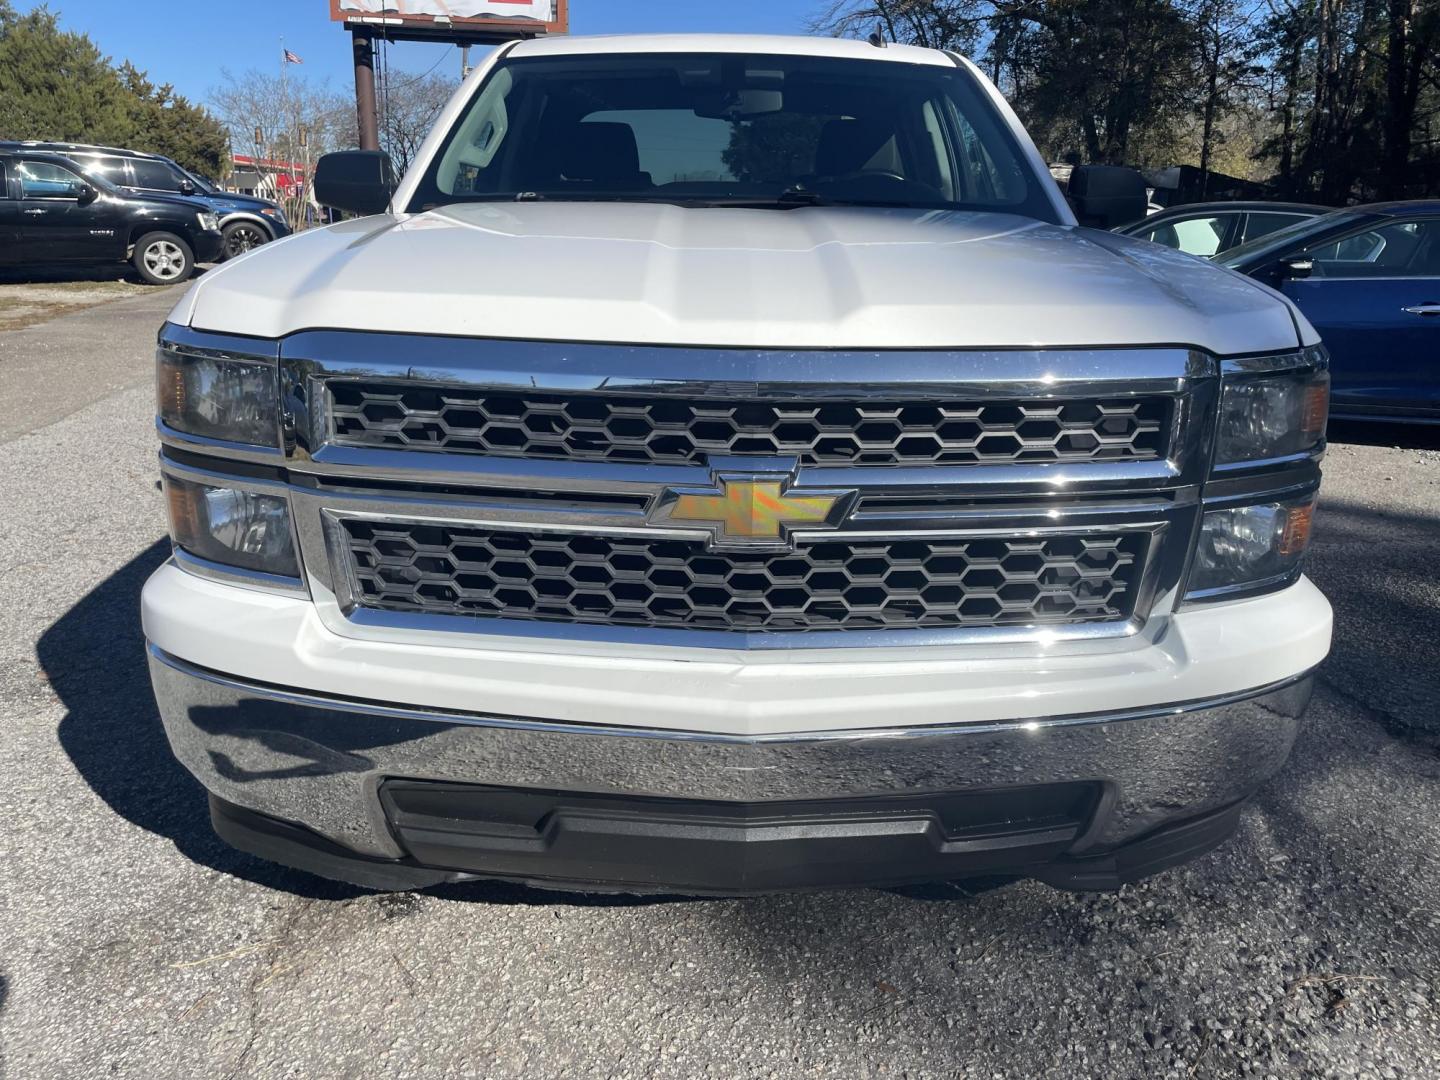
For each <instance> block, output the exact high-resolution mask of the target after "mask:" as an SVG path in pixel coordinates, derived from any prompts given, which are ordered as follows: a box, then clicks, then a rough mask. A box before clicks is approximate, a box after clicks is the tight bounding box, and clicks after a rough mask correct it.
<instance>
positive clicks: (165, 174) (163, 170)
mask: <svg viewBox="0 0 1440 1080" xmlns="http://www.w3.org/2000/svg"><path fill="white" fill-rule="evenodd" d="M130 170H131V172H132V173H133V174H134V176H135V186H136V187H141V188H150V189H152V190H155V191H179V190H180V176H179V174H178V173H176V172H175V170H173V169H172V168H170V166H168V165H166V164H165V163H164V162H161V161H146V160H145V159H144V158H135V159H133V160H132V161H131V162H130Z"/></svg>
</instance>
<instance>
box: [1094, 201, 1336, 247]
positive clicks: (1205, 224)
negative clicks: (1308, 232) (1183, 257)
mask: <svg viewBox="0 0 1440 1080" xmlns="http://www.w3.org/2000/svg"><path fill="white" fill-rule="evenodd" d="M1329 212H1330V211H1329V209H1328V208H1327V207H1324V206H1312V205H1310V204H1308V203H1284V202H1211V203H1192V204H1190V205H1188V206H1175V207H1171V208H1170V209H1168V210H1161V211H1159V212H1158V213H1153V214H1151V215H1150V216H1149V217H1146V218H1142V219H1141V220H1139V221H1133V222H1131V223H1130V224H1129V225H1124V226H1122V227H1120V228H1119V229H1116V230H1115V231H1116V232H1118V233H1121V234H1122V235H1124V236H1134V237H1138V238H1139V239H1141V240H1151V241H1153V242H1155V243H1157V244H1164V245H1165V246H1166V247H1172V248H1175V249H1177V250H1179V251H1183V252H1185V253H1186V254H1187V255H1199V256H1201V257H1202V258H1206V259H1208V258H1211V257H1212V256H1214V255H1217V254H1219V253H1220V252H1222V251H1225V250H1226V249H1227V248H1232V247H1235V246H1236V245H1238V244H1243V243H1245V242H1246V241H1249V240H1256V239H1258V238H1260V237H1262V236H1267V235H1269V234H1270V233H1273V232H1275V231H1277V230H1279V229H1284V228H1286V227H1288V226H1290V225H1295V224H1298V223H1299V222H1302V221H1308V220H1309V219H1310V218H1313V217H1317V216H1319V215H1320V214H1328V213H1329Z"/></svg>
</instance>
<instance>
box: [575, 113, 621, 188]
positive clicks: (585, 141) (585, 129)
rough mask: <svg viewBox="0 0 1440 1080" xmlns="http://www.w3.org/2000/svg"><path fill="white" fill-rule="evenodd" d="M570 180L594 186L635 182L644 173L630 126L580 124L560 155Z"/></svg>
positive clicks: (596, 123)
mask: <svg viewBox="0 0 1440 1080" xmlns="http://www.w3.org/2000/svg"><path fill="white" fill-rule="evenodd" d="M560 172H561V174H562V175H563V176H564V178H565V179H566V180H585V181H589V182H591V183H602V184H603V183H610V182H614V181H617V180H618V181H633V180H634V179H635V178H636V177H637V176H639V174H640V150H639V147H637V146H636V143H635V131H634V129H632V128H631V127H630V125H629V124H611V123H600V122H593V123H583V124H576V125H575V126H574V127H573V128H572V129H571V130H570V133H569V136H568V137H567V138H566V140H565V144H564V147H563V149H562V150H561V152H560Z"/></svg>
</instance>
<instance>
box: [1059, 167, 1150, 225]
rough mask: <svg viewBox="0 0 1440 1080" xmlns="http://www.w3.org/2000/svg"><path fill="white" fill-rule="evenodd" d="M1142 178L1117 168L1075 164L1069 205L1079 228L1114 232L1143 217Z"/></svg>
mask: <svg viewBox="0 0 1440 1080" xmlns="http://www.w3.org/2000/svg"><path fill="white" fill-rule="evenodd" d="M1149 202H1150V200H1149V197H1148V196H1147V194H1146V192H1145V178H1144V177H1143V176H1141V175H1140V174H1139V173H1138V172H1136V171H1135V170H1134V169H1126V168H1124V167H1122V166H1119V165H1077V166H1075V171H1074V172H1072V173H1071V174H1070V205H1071V207H1073V208H1074V210H1075V216H1076V218H1078V219H1079V221H1080V224H1081V225H1089V226H1091V227H1093V228H1097V229H1113V228H1115V227H1116V226H1117V225H1128V224H1129V223H1130V222H1132V221H1139V220H1140V219H1141V218H1143V217H1144V216H1145V209H1146V207H1147V206H1148V205H1149Z"/></svg>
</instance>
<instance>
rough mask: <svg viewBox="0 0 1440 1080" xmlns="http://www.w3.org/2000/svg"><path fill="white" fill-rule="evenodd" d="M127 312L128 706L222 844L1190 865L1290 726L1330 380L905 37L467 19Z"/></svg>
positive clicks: (388, 853)
mask: <svg viewBox="0 0 1440 1080" xmlns="http://www.w3.org/2000/svg"><path fill="white" fill-rule="evenodd" d="M317 186H318V189H319V192H320V197H321V198H322V200H323V201H325V202H327V203H328V204H331V205H334V206H337V207H339V208H341V209H346V210H350V211H353V212H356V213H360V214H364V215H369V216H362V217H359V218H356V219H353V220H348V221H345V222H343V223H341V224H338V225H334V226H331V227H329V228H326V229H321V230H317V231H311V232H306V233H302V234H300V235H298V236H295V237H292V238H289V239H286V240H282V241H279V242H277V243H275V244H271V245H267V246H266V247H265V248H263V249H261V250H258V251H255V252H253V253H251V254H248V255H245V256H243V257H241V258H238V259H235V260H233V261H232V262H230V263H227V264H226V265H225V266H224V267H222V268H220V269H218V270H213V271H211V272H210V273H209V274H206V275H205V277H204V278H203V279H202V280H200V281H199V282H198V283H197V284H196V285H195V286H194V287H193V288H192V289H191V290H190V292H189V294H188V295H187V296H186V297H185V298H184V299H183V300H182V301H181V303H180V304H179V305H178V306H177V307H176V308H175V310H174V312H173V313H172V314H171V315H170V317H169V321H168V322H167V323H166V324H165V326H164V328H163V329H162V330H161V332H160V348H159V375H158V378H159V418H158V425H159V433H160V439H161V442H162V444H163V450H162V455H161V468H162V470H163V474H164V485H165V490H166V493H167V497H168V504H169V509H170V520H171V533H172V537H173V540H174V553H173V557H172V558H171V559H170V560H169V562H168V563H167V564H166V565H165V566H163V567H162V568H161V569H160V570H159V571H158V572H157V573H156V574H155V575H154V577H153V578H151V580H150V581H149V583H148V584H147V585H146V587H145V591H144V603H143V609H144V623H145V633H146V636H147V638H148V641H149V646H150V656H151V668H152V673H153V679H154V684H155V691H156V696H157V698H158V701H159V706H160V711H161V715H162V716H163V719H164V723H165V726H166V729H167V731H168V733H169V737H170V740H171V743H172V745H173V747H174V749H175V753H176V754H177V755H178V757H179V759H180V760H181V761H182V762H183V763H184V764H185V765H186V767H188V768H189V769H190V770H191V771H192V772H193V773H194V774H195V775H196V776H197V777H198V778H199V779H200V781H201V783H202V784H204V786H205V787H206V788H207V789H208V791H209V792H210V795H211V816H212V820H213V822H214V824H215V827H216V829H217V831H218V832H219V833H220V835H221V836H222V837H224V838H225V839H226V840H228V841H229V842H230V843H232V844H234V845H235V846H236V847H239V848H241V849H243V850H245V851H248V852H251V853H254V854H257V855H260V856H263V857H266V858H269V859H273V860H275V861H278V862H282V863H286V864H289V865H291V866H295V867H301V868H304V869H306V870H309V871H312V872H315V873H318V874H322V875H328V876H331V877H336V878H341V879H345V880H348V881H351V882H356V883H359V884H362V885H366V886H370V887H375V888H383V889H404V888H417V887H424V886H427V885H431V884H435V883H439V882H444V881H458V880H466V879H471V878H505V879H513V880H521V881H527V882H533V883H538V884H541V885H545V886H554V887H566V888H576V887H578V888H584V889H594V890H623V891H656V890H666V891H682V892H689V893H751V892H763V891H768V890H777V889H790V888H814V887H827V886H848V885H872V884H873V885H879V884H896V883H904V882H914V881H922V880H937V879H956V878H964V877H967V876H975V875H1023V876H1029V877H1034V878H1039V879H1041V880H1043V881H1047V882H1050V883H1052V884H1054V885H1056V886H1061V887H1067V888H1114V887H1118V886H1119V885H1120V884H1123V883H1124V882H1127V881H1131V880H1134V879H1136V878H1139V877H1141V876H1144V875H1146V874H1149V873H1153V872H1156V871H1158V870H1161V869H1164V868H1165V867H1168V866H1171V865H1173V864H1175V863H1178V862H1180V861H1182V860H1184V859H1186V858H1189V857H1191V856H1194V855H1197V854H1199V853H1201V852H1203V851H1206V850H1208V849H1210V848H1212V847H1214V846H1215V845H1216V844H1218V843H1220V842H1221V841H1222V840H1224V839H1225V837H1227V836H1228V835H1229V834H1230V833H1231V831H1232V830H1233V829H1234V827H1235V825H1236V821H1237V819H1238V815H1239V813H1240V809H1241V807H1242V805H1243V804H1244V802H1245V800H1246V798H1247V797H1248V796H1250V795H1251V794H1252V793H1253V792H1254V791H1255V790H1256V789H1257V788H1258V787H1259V786H1260V785H1261V784H1262V783H1263V782H1264V781H1265V780H1266V779H1267V778H1268V777H1269V776H1271V775H1272V774H1273V773H1274V772H1275V771H1276V770H1277V769H1279V768H1280V766H1281V765H1282V764H1283V762H1284V761H1285V759H1286V756H1287V754H1288V752H1289V750H1290V746H1291V743H1292V741H1293V739H1294V737H1295V734H1296V730H1297V718H1298V717H1299V715H1300V713H1301V711H1302V710H1303V708H1304V707H1305V704H1306V702H1307V699H1308V697H1309V692H1310V686H1311V672H1312V671H1313V669H1314V668H1315V667H1316V665H1318V664H1319V663H1320V662H1321V660H1323V659H1324V657H1325V655H1326V653H1327V651H1328V649H1329V644H1330V630H1331V614H1330V607H1329V605H1328V604H1327V603H1326V601H1325V599H1324V597H1322V596H1321V595H1320V593H1319V592H1318V591H1317V590H1316V589H1315V587H1314V586H1313V585H1311V584H1310V582H1309V581H1308V580H1306V579H1305V578H1304V577H1303V576H1302V573H1301V559H1302V556H1303V554H1304V551H1305V547H1306V544H1307V541H1308V539H1309V534H1310V523H1311V515H1312V510H1313V507H1314V501H1315V497H1316V490H1317V488H1318V486H1319V482H1320V471H1319V462H1320V458H1321V455H1322V453H1323V449H1324V445H1325V443H1324V431H1325V421H1326V412H1327V398H1328V374H1327V361H1326V356H1325V353H1324V351H1323V349H1322V348H1321V346H1320V342H1319V340H1318V339H1317V337H1316V335H1315V333H1314V331H1313V330H1312V329H1311V327H1310V326H1309V325H1308V324H1307V323H1306V321H1305V320H1304V318H1303V317H1302V316H1300V315H1299V314H1298V313H1297V312H1296V310H1295V309H1294V308H1293V307H1292V306H1291V305H1290V304H1289V303H1288V302H1286V301H1285V299H1284V298H1283V297H1280V296H1279V295H1278V294H1276V293H1274V292H1272V291H1269V290H1267V289H1265V288H1263V287H1261V286H1259V285H1257V284H1255V283H1253V282H1251V281H1248V280H1246V279H1244V278H1242V277H1240V276H1238V275H1235V274H1232V273H1230V272H1228V271H1226V270H1223V269H1219V268H1217V267H1215V266H1211V265H1208V264H1206V263H1203V262H1200V261H1199V260H1196V259H1192V258H1190V257H1188V256H1185V255H1181V254H1179V253H1176V252H1172V251H1169V250H1166V249H1163V248H1160V247H1158V246H1155V245H1152V244H1148V243H1144V242H1140V241H1135V240H1130V239H1127V238H1124V237H1119V236H1116V235H1113V234H1111V233H1107V232H1103V231H1098V230H1093V229H1087V228H1082V227H1080V226H1079V225H1077V221H1076V216H1075V212H1076V210H1078V211H1079V212H1080V214H1081V217H1082V218H1085V217H1090V216H1093V217H1095V218H1096V219H1097V220H1101V219H1103V218H1104V217H1105V206H1106V200H1107V198H1110V197H1112V196H1116V197H1118V196H1117V192H1119V191H1120V188H1121V187H1123V184H1120V182H1119V181H1118V180H1116V178H1115V177H1114V175H1112V174H1111V173H1108V172H1105V171H1103V170H1088V171H1087V170H1084V169H1082V170H1077V176H1076V177H1075V178H1074V179H1072V182H1071V191H1072V198H1073V199H1074V201H1075V209H1074V210H1072V207H1071V206H1070V205H1069V204H1067V202H1066V199H1065V198H1064V197H1063V196H1062V194H1061V192H1060V191H1059V190H1058V189H1057V187H1056V185H1055V183H1054V182H1053V181H1052V179H1051V178H1050V176H1049V175H1048V174H1047V172H1046V169H1045V167H1044V165H1043V163H1042V161H1041V159H1040V157H1039V155H1038V154H1037V152H1036V150H1035V147H1034V146H1033V145H1032V143H1031V142H1030V140H1029V138H1028V137H1027V136H1026V134H1025V132H1024V130H1023V129H1022V128H1021V126H1020V124H1019V123H1018V121H1017V120H1016V118H1015V116H1014V114H1013V113H1012V112H1011V110H1010V109H1009V107H1008V106H1007V105H1006V103H1005V101H1004V100H1003V99H1002V98H1001V97H1000V95H999V94H998V93H997V92H996V90H995V88H994V87H993V86H992V85H991V84H990V83H989V82H988V81H987V80H986V78H985V77H984V75H983V74H981V72H979V71H978V70H977V69H976V68H975V67H974V66H973V65H972V64H970V63H969V62H968V61H966V60H965V59H963V58H962V57H959V56H955V55H951V54H949V53H944V52H934V51H928V50H922V49H915V48H908V47H901V46H893V45H892V46H888V47H879V46H876V45H872V44H867V43H862V42H851V41H830V40H812V39H803V38H794V39H792V38H766V37H691V36H685V37H631V38H624V37H617V38H601V39H585V38H565V39H555V40H540V41H527V42H524V43H519V44H514V45H512V46H508V47H502V48H500V49H497V50H496V51H495V53H494V55H493V56H492V57H491V58H490V59H489V60H488V62H487V63H485V64H484V66H482V67H481V68H480V69H479V70H477V71H476V72H475V73H474V74H472V75H471V76H470V78H469V79H468V80H467V81H466V83H465V84H464V86H463V87H462V88H461V89H460V90H459V91H458V92H457V93H456V95H455V97H454V99H453V100H452V101H451V102H450V104H449V105H448V107H447V108H446V109H445V111H444V113H443V114H442V115H441V117H440V118H439V121H438V123H437V125H436V127H435V130H434V132H433V133H432V134H431V136H430V138H429V140H428V141H427V142H426V144H425V146H424V147H423V149H422V150H421V152H420V154H419V156H418V159H417V160H416V162H415V164H414V166H413V167H412V168H411V169H410V171H409V172H408V173H407V174H406V175H405V176H404V178H403V180H401V181H400V182H399V184H398V186H397V185H396V184H395V182H394V180H393V178H392V177H391V174H390V170H389V165H388V160H387V159H385V158H384V156H383V155H381V154H378V153H364V152H359V151H355V152H349V153H346V154H340V155H334V156H331V157H329V158H326V159H325V160H324V161H323V162H322V164H321V168H320V170H319V172H318V174H317Z"/></svg>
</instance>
